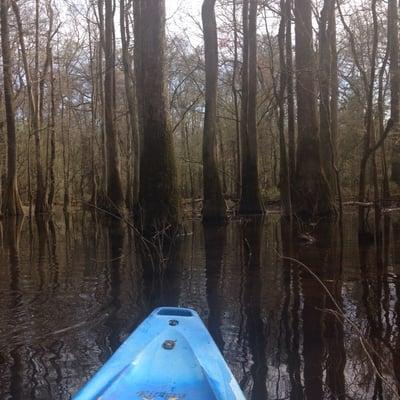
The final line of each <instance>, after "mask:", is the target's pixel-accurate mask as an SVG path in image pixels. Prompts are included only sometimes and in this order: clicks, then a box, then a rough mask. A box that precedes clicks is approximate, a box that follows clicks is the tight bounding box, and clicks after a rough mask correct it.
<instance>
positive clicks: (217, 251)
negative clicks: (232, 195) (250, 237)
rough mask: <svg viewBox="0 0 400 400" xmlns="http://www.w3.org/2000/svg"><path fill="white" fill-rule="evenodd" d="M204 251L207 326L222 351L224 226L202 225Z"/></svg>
mask: <svg viewBox="0 0 400 400" xmlns="http://www.w3.org/2000/svg"><path fill="white" fill-rule="evenodd" d="M203 229H204V249H205V257H206V260H205V264H206V277H207V278H206V279H207V301H208V308H209V316H208V326H209V329H210V332H211V334H212V336H213V338H214V340H215V342H216V343H217V345H218V347H219V348H220V350H221V351H222V350H223V348H224V340H223V337H222V333H221V325H222V313H223V299H222V293H221V292H222V284H223V282H222V261H223V255H224V251H225V244H226V233H227V232H226V229H227V228H226V225H221V226H215V225H210V224H205V225H204V228H203Z"/></svg>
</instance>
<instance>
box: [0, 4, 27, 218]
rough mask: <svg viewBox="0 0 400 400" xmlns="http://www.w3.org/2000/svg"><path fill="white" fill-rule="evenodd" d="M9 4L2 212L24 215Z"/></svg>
mask: <svg viewBox="0 0 400 400" xmlns="http://www.w3.org/2000/svg"><path fill="white" fill-rule="evenodd" d="M8 5H9V3H8V0H1V4H0V18H1V49H2V53H3V54H2V55H3V82H4V103H5V110H6V122H7V183H6V188H5V196H4V199H3V204H2V212H3V214H4V215H23V213H24V212H23V209H22V203H21V199H20V197H19V192H18V184H17V143H16V129H15V113H14V104H13V87H12V71H11V51H10V37H9V27H8Z"/></svg>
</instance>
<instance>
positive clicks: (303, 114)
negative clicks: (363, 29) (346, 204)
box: [293, 0, 335, 218]
mask: <svg viewBox="0 0 400 400" xmlns="http://www.w3.org/2000/svg"><path fill="white" fill-rule="evenodd" d="M295 20H296V24H295V31H296V78H297V79H296V89H297V124H298V145H297V163H296V164H297V165H296V175H295V179H294V182H293V186H294V191H293V206H294V212H295V214H297V215H299V216H303V217H306V218H312V217H316V216H322V215H331V214H334V213H335V206H334V202H333V199H332V195H331V191H330V188H329V183H328V181H327V179H326V177H325V175H324V172H323V168H322V163H321V155H320V145H319V129H318V120H317V96H316V92H315V65H314V49H313V39H312V38H313V35H312V18H311V0H295Z"/></svg>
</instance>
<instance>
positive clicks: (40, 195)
mask: <svg viewBox="0 0 400 400" xmlns="http://www.w3.org/2000/svg"><path fill="white" fill-rule="evenodd" d="M11 4H12V8H13V11H14V14H15V19H16V22H17V29H18V39H19V45H20V49H21V56H22V63H23V67H24V72H25V79H26V87H27V91H28V100H29V111H30V116H29V118H30V130H31V132H32V133H33V135H34V138H35V164H36V198H35V213H36V214H41V213H44V212H47V211H48V204H47V199H46V187H45V182H44V177H43V168H42V157H41V145H40V116H39V0H36V2H35V6H36V7H35V10H36V11H35V13H36V14H35V75H34V77H35V79H34V82H35V86H34V85H33V83H32V79H31V69H30V66H29V63H28V57H27V53H26V47H25V38H24V30H23V26H22V20H21V14H20V11H19V7H18V5H17V2H16V1H15V0H12V1H11Z"/></svg>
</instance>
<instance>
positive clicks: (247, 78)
mask: <svg viewBox="0 0 400 400" xmlns="http://www.w3.org/2000/svg"><path fill="white" fill-rule="evenodd" d="M249 4H250V7H249ZM256 103H257V0H250V3H249V0H244V2H243V66H242V112H241V114H242V121H241V146H242V154H241V156H242V160H241V161H242V173H241V179H242V182H241V194H240V204H239V213H240V214H261V213H263V206H262V203H261V196H260V190H259V186H258V154H257V108H256V106H257V104H256Z"/></svg>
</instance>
